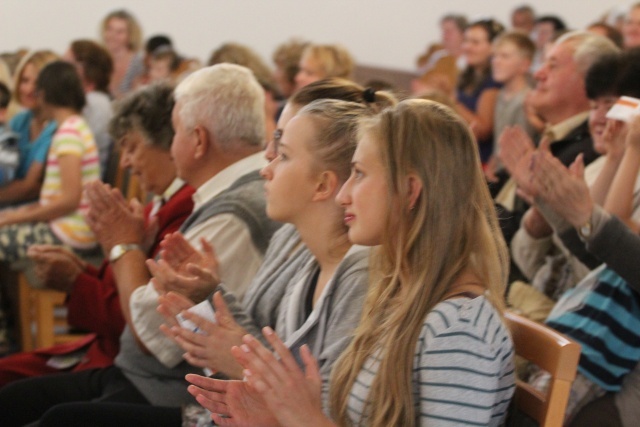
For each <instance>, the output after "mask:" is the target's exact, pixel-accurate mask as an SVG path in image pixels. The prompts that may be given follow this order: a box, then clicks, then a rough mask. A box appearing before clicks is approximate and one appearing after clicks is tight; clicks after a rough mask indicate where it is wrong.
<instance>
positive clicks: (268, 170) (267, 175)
mask: <svg viewBox="0 0 640 427" xmlns="http://www.w3.org/2000/svg"><path fill="white" fill-rule="evenodd" d="M277 159H278V158H277V157H274V158H273V159H271V161H270V162H269V163H268V164H267V165H266V166H265V167H263V168H262V169H260V176H261V177H263V178H264V179H266V180H267V181H271V180H272V179H273V164H274V162H276V161H277Z"/></svg>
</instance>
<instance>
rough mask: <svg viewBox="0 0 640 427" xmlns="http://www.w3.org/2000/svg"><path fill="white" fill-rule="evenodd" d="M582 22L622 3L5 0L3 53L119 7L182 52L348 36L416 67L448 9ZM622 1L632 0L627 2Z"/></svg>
mask: <svg viewBox="0 0 640 427" xmlns="http://www.w3.org/2000/svg"><path fill="white" fill-rule="evenodd" d="M525 2H527V3H530V4H532V5H534V6H535V9H536V12H537V13H539V14H548V13H553V14H557V15H559V16H561V17H563V18H564V19H565V21H566V22H567V24H568V25H570V26H571V27H573V28H583V27H584V26H585V25H587V24H589V23H591V22H592V21H594V20H596V18H597V17H599V16H601V15H602V14H603V13H604V12H606V11H607V10H608V9H609V8H611V7H613V6H616V4H617V3H616V2H615V1H614V2H610V3H609V2H607V3H605V2H599V1H585V0H562V1H559V0H537V1H535V2H534V1H529V0H493V1H482V0H395V1H394V0H315V1H310V0H180V1H178V0H128V1H126V2H125V1H123V0H0V14H1V16H2V23H1V24H0V52H4V51H11V50H15V49H17V48H19V47H28V48H35V49H40V48H51V49H54V50H56V51H58V52H63V51H64V50H65V49H66V46H67V45H68V43H69V42H70V41H71V40H73V39H77V38H87V37H89V38H97V37H98V25H99V22H100V20H101V19H102V17H103V16H104V15H105V14H106V13H108V12H110V11H112V10H114V9H118V8H123V7H124V8H126V9H128V10H130V11H131V12H132V13H133V14H134V15H136V17H137V18H138V19H139V20H140V22H141V24H142V28H143V30H144V35H145V37H146V36H148V35H153V34H157V33H166V34H168V35H170V36H171V37H172V38H173V40H174V44H175V46H176V48H177V49H178V51H180V52H181V53H183V54H186V55H189V56H196V57H199V58H200V59H202V60H205V61H206V59H207V58H208V56H209V54H210V52H211V51H212V50H213V49H215V48H216V47H217V46H218V45H220V44H221V43H223V42H225V41H237V42H240V43H244V44H247V45H249V46H251V47H253V48H254V49H255V50H256V51H257V52H258V53H260V54H261V55H262V56H263V57H264V58H265V59H266V60H269V59H270V55H271V52H272V51H273V49H274V48H275V46H277V45H278V44H279V43H280V42H282V41H284V40H286V39H287V38H289V37H291V36H299V37H303V38H305V39H308V40H311V41H313V42H319V43H322V42H325V43H332V42H341V43H342V44H343V45H345V46H346V47H347V48H348V49H349V50H350V51H351V52H352V53H353V55H354V56H355V57H356V60H357V61H358V62H360V63H362V64H367V65H377V66H385V67H390V68H398V69H406V70H410V69H412V68H413V61H414V59H415V57H416V55H417V54H418V53H419V52H420V51H421V50H422V49H424V47H425V46H426V45H427V44H428V43H429V42H430V41H433V40H437V38H438V29H437V23H438V20H439V18H440V16H442V15H443V14H445V13H450V12H457V13H464V14H466V15H467V16H468V17H469V18H470V19H478V18H482V17H487V16H493V17H495V18H497V19H499V20H501V21H502V22H503V23H505V24H506V23H508V18H509V15H510V12H511V10H512V9H513V8H514V7H516V6H519V5H520V4H522V3H525ZM619 3H620V4H622V5H628V4H630V3H631V2H630V1H626V0H620V2H619Z"/></svg>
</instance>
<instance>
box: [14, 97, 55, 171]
mask: <svg viewBox="0 0 640 427" xmlns="http://www.w3.org/2000/svg"><path fill="white" fill-rule="evenodd" d="M31 120H33V112H32V111H30V110H26V111H22V112H20V113H18V114H16V115H15V116H14V117H13V118H12V119H11V121H10V122H9V127H10V128H11V130H12V131H14V132H15V133H17V134H18V135H19V140H18V149H19V150H20V164H19V165H18V169H17V170H16V175H15V178H16V179H24V178H25V177H26V176H27V172H28V171H29V168H30V167H31V165H32V164H33V162H38V163H42V164H44V163H45V162H46V161H47V153H48V152H49V146H50V145H51V138H52V137H53V134H54V133H55V131H56V128H57V124H56V122H53V121H52V122H50V123H49V124H47V125H46V126H45V128H44V129H43V130H42V132H40V135H38V137H37V138H36V139H34V140H33V141H32V140H31V138H30V135H29V128H30V125H31Z"/></svg>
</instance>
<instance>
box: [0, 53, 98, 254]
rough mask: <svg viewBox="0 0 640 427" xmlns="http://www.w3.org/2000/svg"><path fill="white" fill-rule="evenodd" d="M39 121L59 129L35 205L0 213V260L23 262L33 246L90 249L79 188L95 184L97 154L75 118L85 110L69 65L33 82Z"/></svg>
mask: <svg viewBox="0 0 640 427" xmlns="http://www.w3.org/2000/svg"><path fill="white" fill-rule="evenodd" d="M36 99H37V103H38V104H39V106H40V107H39V108H40V109H41V111H42V115H43V116H44V117H45V118H46V119H48V120H54V121H56V122H57V123H58V129H57V131H56V133H55V134H54V135H53V139H52V141H51V147H50V149H49V154H48V157H47V163H46V169H45V174H44V182H43V184H42V190H41V191H40V199H39V200H38V201H37V202H35V203H32V204H29V205H25V206H23V207H21V208H18V209H15V210H7V211H4V212H2V213H0V226H2V228H0V260H3V261H15V260H17V259H20V258H24V257H25V256H26V251H27V249H28V247H29V246H31V245H33V244H35V243H51V244H65V245H68V246H70V247H71V248H73V249H77V250H83V249H92V248H93V247H94V246H95V238H94V236H93V233H92V232H91V230H90V229H89V227H88V225H87V224H86V222H85V220H84V218H83V216H82V211H83V210H84V208H85V206H86V204H85V203H84V201H83V200H82V186H83V184H86V183H88V182H90V181H93V180H96V179H100V165H99V164H98V150H97V148H96V144H95V141H94V138H93V134H92V133H91V130H89V126H88V125H87V123H86V122H85V120H84V119H83V118H82V116H81V115H80V111H82V108H83V107H84V105H85V97H84V91H83V90H82V83H81V81H80V77H79V76H78V73H77V72H76V70H75V68H74V66H73V65H71V64H69V63H67V62H63V61H55V62H52V63H50V64H49V65H47V66H46V67H44V68H43V69H42V71H41V72H40V75H39V76H38V79H37V81H36Z"/></svg>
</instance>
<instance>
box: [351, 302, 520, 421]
mask: <svg viewBox="0 0 640 427" xmlns="http://www.w3.org/2000/svg"><path fill="white" fill-rule="evenodd" d="M513 356H514V352H513V343H512V341H511V337H510V336H509V332H508V329H507V327H506V326H505V325H504V324H503V323H502V321H501V319H500V316H499V314H498V312H497V311H496V310H495V309H494V308H493V305H492V304H491V303H490V302H489V301H488V300H487V299H486V298H484V297H483V296H479V297H476V298H473V299H470V298H466V297H465V298H454V299H449V300H446V301H443V302H441V303H439V304H438V305H436V306H435V307H434V309H433V310H432V311H431V312H430V313H429V314H428V315H427V317H426V319H425V322H424V325H423V327H422V332H421V333H420V337H419V338H418V342H417V345H416V352H415V356H414V364H413V395H414V404H415V413H416V423H415V424H416V425H421V426H454V425H455V426H459V425H469V426H498V425H501V423H502V422H503V420H504V418H505V415H506V413H507V408H508V406H509V402H510V401H511V397H512V395H513V392H514V390H515V376H514V367H513ZM379 365H380V360H379V356H373V357H370V358H369V359H368V360H367V361H366V362H365V364H364V367H363V369H362V370H361V371H360V373H359V374H358V377H357V378H356V381H355V383H354V386H353V389H352V390H351V394H350V397H349V406H348V411H349V417H350V418H351V421H352V423H353V424H354V425H367V420H366V412H367V406H368V405H369V404H373V405H375V402H368V403H367V402H366V401H367V396H368V395H369V389H370V387H371V384H372V383H373V380H374V377H375V375H376V372H377V370H378V367H379Z"/></svg>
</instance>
